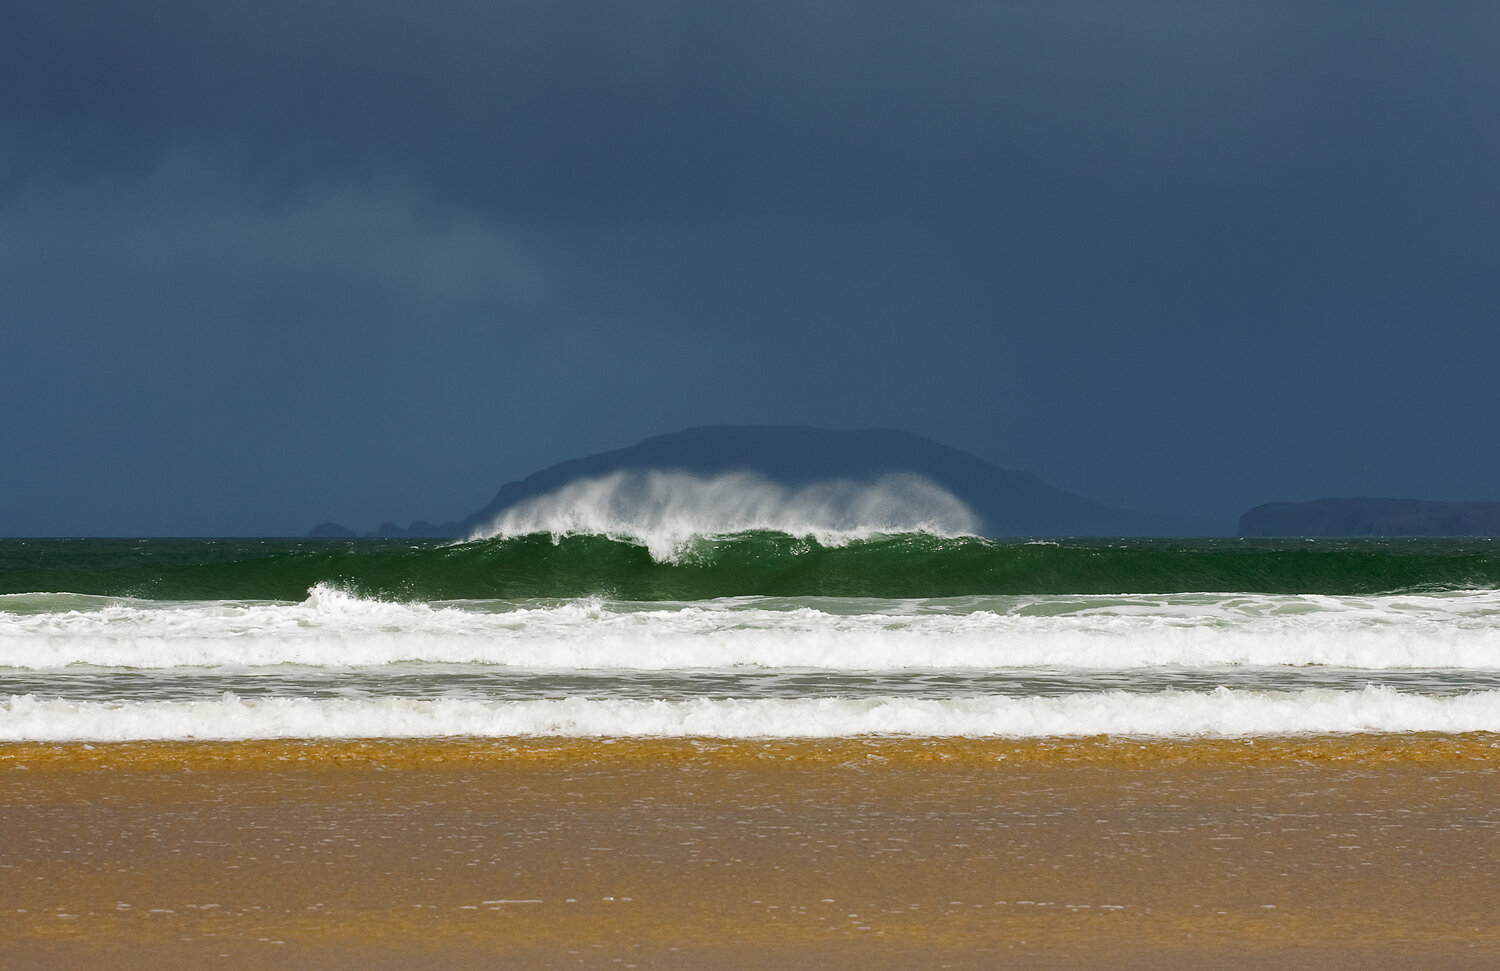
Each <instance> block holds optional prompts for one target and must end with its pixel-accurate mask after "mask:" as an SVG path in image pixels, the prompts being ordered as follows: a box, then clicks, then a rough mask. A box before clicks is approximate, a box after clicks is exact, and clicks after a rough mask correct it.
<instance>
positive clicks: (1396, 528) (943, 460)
mask: <svg viewBox="0 0 1500 971" xmlns="http://www.w3.org/2000/svg"><path fill="white" fill-rule="evenodd" d="M648 471H658V472H663V471H674V472H684V473H688V474H690V475H698V476H717V475H724V474H730V473H748V474H751V475H754V476H757V477H759V478H762V479H764V480H765V481H767V482H771V483H775V484H778V485H781V486H789V487H797V486H806V485H808V484H810V483H815V482H826V481H835V480H843V481H855V482H871V481H874V480H875V479H877V478H879V477H881V476H886V475H892V474H905V475H911V476H918V477H920V478H921V479H923V480H925V481H927V482H930V483H931V484H933V485H934V486H936V487H938V488H939V489H941V490H944V491H946V492H947V493H950V494H951V495H952V496H953V497H955V498H956V499H957V500H959V501H960V502H962V503H963V504H964V505H965V506H966V507H967V508H968V509H969V510H971V511H972V512H973V514H974V516H975V518H976V519H977V520H978V523H979V527H980V531H981V532H982V533H983V534H984V535H987V536H1013V537H1041V536H1051V537H1077V536H1119V537H1184V538H1186V537H1230V536H1240V537H1246V538H1251V537H1268V538H1269V537H1335V536H1348V537H1357V536H1500V502H1438V501H1432V500H1423V499H1386V498H1372V497H1355V498H1323V499H1315V500H1311V501H1305V502H1270V503H1264V504H1262V505H1259V506H1256V507H1254V508H1252V509H1250V510H1248V511H1247V512H1245V513H1244V514H1243V515H1242V516H1240V518H1239V521H1238V523H1237V524H1235V523H1231V522H1227V521H1219V520H1214V519H1207V518H1202V517H1191V516H1179V515H1172V514H1167V513H1157V512H1143V511H1139V510H1131V509H1121V508H1117V507H1114V506H1110V505H1106V504H1104V503H1100V502H1096V501H1094V500H1092V499H1088V498H1085V497H1083V496H1079V495H1076V494H1074V493H1070V492H1067V491H1065V490H1063V489H1059V488H1057V487H1055V486H1052V485H1050V484H1049V483H1047V482H1045V481H1043V480H1042V479H1041V478H1039V477H1037V476H1035V475H1033V474H1031V473H1029V472H1021V471H1016V470H1012V469H1003V468H1000V467H999V466H996V465H994V464H993V463H991V462H988V461H985V460H984V459H981V458H979V457H978V456H975V455H972V454H970V453H968V452H964V451H961V450H959V449H956V448H951V447H949V446H946V445H943V444H941V443H939V442H935V441H933V440H931V439H928V438H924V437H922V436H920V435H915V434H912V433H910V432H902V431H896V430H893V429H868V430H863V431H829V430H825V429H819V428H809V427H803V426H793V425H707V426H700V427H695V428H687V429H683V430H681V431H677V432H671V433H668V434H664V435H656V436H653V437H650V438H647V439H644V440H642V441H640V442H638V443H636V444H635V445H631V446H629V447H626V448H621V449H614V450H611V451H606V452H599V453H595V454H593V455H587V456H584V457H582V458H577V459H571V460H569V461H566V462H560V463H558V464H557V465H553V466H549V467H548V468H545V469H542V470H540V471H538V472H536V473H534V474H532V475H529V476H527V477H526V478H524V479H519V480H516V481H513V482H508V483H506V484H505V485H503V486H501V487H500V490H499V491H498V492H497V493H496V495H495V497H494V498H493V499H492V500H490V502H489V503H487V504H486V505H485V506H484V507H483V508H481V509H478V510H476V511H475V512H473V513H471V514H470V515H468V516H466V517H464V518H463V519H460V520H455V521H452V522H446V523H431V522H427V521H425V520H417V521H415V522H413V523H410V524H409V525H406V526H401V525H399V524H397V523H394V522H384V523H381V524H380V525H379V526H378V527H376V528H375V529H373V530H369V531H366V532H364V533H359V532H357V531H355V530H353V529H350V528H349V527H347V526H345V525H343V524H341V523H335V522H325V523H319V524H318V525H317V526H315V527H313V529H312V530H311V531H310V532H309V533H308V534H307V535H308V536H309V537H312V538H356V537H360V536H364V537H369V538H433V539H447V538H451V539H463V538H467V537H469V536H472V535H474V534H475V533H476V532H479V531H482V530H483V529H484V527H485V526H486V525H488V524H489V523H491V522H494V521H495V520H496V519H497V518H498V517H500V516H501V515H503V514H504V513H505V512H506V511H507V510H510V509H513V508H515V507H517V506H518V505H519V504H522V503H525V502H527V501H532V500H536V499H537V498H539V497H542V496H546V495H548V494H550V493H554V492H556V491H557V490H559V489H562V488H564V487H566V486H569V485H570V484H573V483H577V482H580V481H583V480H588V479H599V478H603V477H606V476H610V475H614V474H619V473H630V472H648Z"/></svg>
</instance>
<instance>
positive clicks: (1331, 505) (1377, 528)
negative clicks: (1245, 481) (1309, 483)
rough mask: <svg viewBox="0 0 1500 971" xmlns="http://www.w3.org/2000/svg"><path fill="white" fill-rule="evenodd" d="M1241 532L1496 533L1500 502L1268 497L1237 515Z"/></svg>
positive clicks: (1427, 534)
mask: <svg viewBox="0 0 1500 971" xmlns="http://www.w3.org/2000/svg"><path fill="white" fill-rule="evenodd" d="M1239 534H1240V535H1241V536H1500V502H1433V501H1429V500H1425V499H1374V498H1368V497H1359V498H1354V499H1314V500H1312V501H1311V502H1270V503H1266V504H1265V505H1263V506H1256V507H1255V508H1254V509H1251V510H1250V511H1248V512H1246V513H1245V514H1244V515H1243V516H1241V517H1240V529H1239Z"/></svg>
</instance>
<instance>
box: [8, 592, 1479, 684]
mask: <svg viewBox="0 0 1500 971" xmlns="http://www.w3.org/2000/svg"><path fill="white" fill-rule="evenodd" d="M797 603H798V602H795V601H793V602H787V601H762V600H755V599H746V600H735V601H708V602H701V603H695V604H663V605H655V606H649V607H648V606H643V605H639V604H635V605H629V604H613V603H609V602H607V601H602V600H597V599H595V600H580V601H574V602H569V603H564V604H555V603H549V604H542V603H535V604H530V605H506V604H497V603H483V602H481V603H476V604H469V605H459V604H450V605H429V604H421V603H417V604H407V603H387V602H383V601H374V600H363V599H360V598H357V597H352V596H349V595H347V594H344V593H341V592H339V591H337V590H334V589H331V588H328V587H324V586H319V587H315V588H314V589H313V590H312V591H311V592H310V594H309V596H308V599H307V600H306V601H305V602H303V603H297V604H287V603H233V602H208V603H193V604H165V605H164V604H151V603H148V602H144V601H119V602H110V603H107V604H106V605H104V606H98V607H94V608H91V609H80V610H62V611H49V612H41V613H22V612H5V611H0V667H9V668H16V669H24V670H55V669H59V668H64V667H67V666H69V665H78V664H83V665H92V666H97V667H106V668H138V669H164V668H183V667H220V666H260V665H277V664H297V665H308V666H318V667H346V666H358V667H370V666H379V665H385V664H393V663H398V662H407V661H415V662H430V663H440V664H476V665H494V666H501V667H509V668H523V669H527V670H578V669H612V670H645V671H650V670H676V669H683V668H733V667H747V666H748V667H759V668H769V669H776V668H812V669H824V670H849V671H890V670H905V669H937V668H942V669H964V668H969V669H976V668H977V669H986V668H997V667H1005V668H1025V667H1047V668H1092V669H1102V668H1117V669H1123V668H1141V667H1152V666H1159V665H1179V666H1193V667H1212V666H1219V665H1247V666H1274V665H1326V666H1333V667H1342V668H1361V669H1366V670H1383V669H1420V668H1427V669H1431V668H1451V669H1491V670H1493V669H1500V592H1497V591H1476V592H1465V593H1448V594H1428V595H1408V596H1400V597H1397V596H1381V597H1340V598H1334V597H1314V596H1305V595H1302V596H1292V595H1286V596H1277V595H1250V594H1224V595H1217V596H1215V595H1205V594H1193V595H1174V596H1163V597H1155V598H1152V597H1138V596H1131V597H1127V596H1118V597H1053V598H992V599H990V600H986V601H983V606H982V607H976V608H974V609H967V610H966V609H962V608H955V607H953V606H952V605H950V604H947V603H945V602H921V601H859V602H858V603H859V604H860V609H861V610H863V612H860V613H842V612H839V610H840V609H841V608H840V605H839V603H838V602H835V601H822V602H815V603H818V604H819V606H812V605H810V604H809V605H801V606H798V605H797ZM845 609H847V608H845Z"/></svg>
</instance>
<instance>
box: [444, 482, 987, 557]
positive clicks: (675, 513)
mask: <svg viewBox="0 0 1500 971" xmlns="http://www.w3.org/2000/svg"><path fill="white" fill-rule="evenodd" d="M978 530H979V520H978V518H977V517H975V515H974V514H973V513H972V512H970V511H969V508H968V507H967V506H965V505H964V504H963V502H961V501H960V500H959V499H957V498H956V497H955V496H954V495H953V494H952V493H950V492H948V491H947V490H945V489H942V488H940V487H939V486H936V485H934V484H932V483H931V482H929V481H928V480H926V479H924V478H922V477H921V476H917V475H911V474H901V475H887V476H884V477H881V478H879V479H877V480H876V481H874V482H870V483H858V482H851V481H846V480H835V481H829V482H817V483H813V484H811V485H806V486H801V487H788V486H783V485H778V484H776V483H774V482H770V481H768V480H766V479H764V478H761V477H759V476H756V475H752V474H750V473H747V472H731V473H725V474H723V475H717V476H710V477H701V476H695V475H690V474H688V473H686V472H664V471H653V470H646V471H621V472H616V473H613V474H611V475H608V476H604V477H602V478H597V479H580V480H578V481H576V482H572V483H569V484H568V485H566V486H564V487H563V488H561V489H558V490H556V491H555V492H551V493H548V494H547V495H544V496H538V497H536V498H534V499H528V500H526V501H524V502H522V503H519V504H517V505H515V506H513V507H511V508H510V509H508V510H506V511H505V512H504V513H503V514H502V515H501V516H500V517H499V518H498V519H496V520H495V521H494V522H493V523H491V524H490V525H489V526H487V527H485V528H484V529H481V530H478V531H477V532H476V533H475V534H474V535H473V536H471V537H469V539H470V540H471V541H472V540H475V539H488V538H491V537H500V538H504V539H514V538H517V537H522V536H531V535H535V534H538V533H545V534H548V535H550V536H552V537H553V539H554V540H555V539H559V538H561V537H563V536H574V535H584V536H605V537H609V538H611V539H624V540H629V541H631V542H634V543H637V544H639V545H641V546H644V547H645V548H646V549H647V550H649V551H650V553H651V556H652V558H653V559H655V560H657V561H658V562H662V561H675V560H677V559H679V558H680V557H681V556H682V555H683V554H685V553H691V552H692V550H693V547H694V546H695V541H696V540H698V539H700V538H704V537H724V536H731V535H735V534H742V533H753V532H760V533H781V534H784V535H786V536H792V537H809V538H812V539H814V540H815V541H816V542H817V543H818V544H819V545H820V546H841V545H844V544H846V543H848V542H850V541H852V540H863V539H869V538H870V537H872V536H877V535H882V534H897V533H922V534H927V535H934V536H972V535H973V534H974V533H976V532H978Z"/></svg>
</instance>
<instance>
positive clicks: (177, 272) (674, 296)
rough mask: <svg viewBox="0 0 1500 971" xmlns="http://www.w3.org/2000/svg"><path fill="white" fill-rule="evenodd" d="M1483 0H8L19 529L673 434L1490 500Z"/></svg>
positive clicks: (1499, 188)
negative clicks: (792, 430) (787, 436)
mask: <svg viewBox="0 0 1500 971" xmlns="http://www.w3.org/2000/svg"><path fill="white" fill-rule="evenodd" d="M1497 51H1500V4H1495V3H1493V2H1478V3H1457V2H1444V0H1435V2H1433V0H1428V2H1420V3H1418V2H1410V3H1384V2H1379V0H1361V2H1347V3H1317V2H1309V0H1296V2H1287V3H1270V2H1267V3H1220V2H1213V0H1194V2H1182V3H1175V2H1159V3H1146V2H1135V0H1113V2H1100V3H1071V2H1046V0H1020V2H920V3H919V2H882V0H860V2H845V3H837V2H835V3H820V2H810V0H798V2H791V3H781V2H776V0H769V2H768V0H756V2H754V3H728V2H726V3H712V2H698V3H668V2H660V3H638V2H622V0H610V2H598V3H576V2H566V0H563V2H559V0H545V2H527V3H514V2H504V0H499V2H497V0H483V2H480V0H473V2H467V0H437V2H424V3H420V4H419V3H392V2H371V0H359V2H354V0H336V2H315V0H314V2H307V0H297V2H289V0H269V2H258V3H253V4H251V3H247V4H236V5H228V4H214V3H201V2H198V0H181V2H168V0H139V2H134V3H130V4H120V3H113V2H111V3H90V2H66V0H64V2H57V0H49V2H34V0H11V2H9V3H7V4H6V6H5V13H4V14H3V16H0V315H3V317H0V355H3V361H4V372H3V374H4V379H3V382H0V408H3V409H4V418H3V424H0V427H3V429H4V430H3V432H0V435H3V450H0V451H3V455H4V459H3V466H4V468H3V470H0V534H11V535H39V534H45V535H120V534H162V533H165V534H254V533H272V534H286V533H301V532H303V531H305V530H306V529H307V528H309V527H310V526H311V525H312V524H314V523H316V522H318V521H320V520H324V519H336V520H340V521H343V522H346V523H348V524H350V525H353V526H355V527H358V528H369V527H371V526H373V525H374V524H375V523H377V522H379V521H380V520H383V519H394V520H397V521H401V522H405V521H408V520H410V519H414V518H418V517H421V518H427V519H431V520H436V521H441V520H445V519H452V518H458V517H460V516H463V515H465V514H467V513H469V512H471V511H472V510H474V509H476V508H477V507H479V506H480V505H482V504H483V503H484V502H485V501H487V500H488V499H489V498H490V496H491V495H492V494H493V493H494V491H495V489H496V488H497V487H498V486H499V485H500V484H501V483H502V482H503V481H506V480H508V479H512V478H518V477H521V476H523V475H526V474H528V473H530V472H532V471H534V470H536V469H538V468H540V467H542V466H544V465H548V464H551V463H553V462H556V461H560V460H563V459H566V458H570V457H573V456H576V455H580V454H584V453H587V452H592V451H596V450H600V449H605V448H613V447H619V446H623V445H627V444H630V443H632V442H634V441H636V440H638V439H640V438H643V437H645V436H647V435H651V434H657V433H660V432H664V431H670V430H674V429H676V428H680V427H683V426H687V425H695V424H706V423H719V422H776V423H797V424H811V425H818V426H823V427H832V428H862V427H871V426H891V427H896V428H902V429H906V430H910V431H914V432H918V433H921V434H925V435H929V436H931V437H933V438H936V439H938V440H940V441H943V442H946V443H948V444H951V445H955V446H958V447H960V448H964V449H967V450H969V451H972V452H975V453H977V454H979V455H981V456H983V457H985V458H987V459H990V460H991V461H994V462H996V463H997V464H999V465H1002V466H1006V467H1010V468H1019V469H1026V470H1029V471H1033V472H1036V473H1038V474H1039V475H1041V476H1043V477H1044V478H1046V479H1048V480H1049V481H1051V482H1053V483H1054V484H1056V485H1059V486H1062V487H1064V488H1068V489H1072V490H1074V491H1077V492H1081V493H1083V494H1085V495H1088V496H1090V497H1093V498H1096V499H1099V500H1101V501H1105V502H1111V503H1115V504H1119V505H1125V506H1133V507H1138V508H1145V509H1152V510H1161V511H1179V512H1186V513H1194V514H1201V515H1209V516H1216V517H1220V518H1224V519H1229V518H1233V517H1234V516H1237V515H1238V514H1239V513H1240V512H1241V511H1242V510H1243V509H1244V508H1246V507H1248V506H1250V505H1253V504H1255V503H1259V502H1264V501H1269V500H1274V499H1302V498H1313V497H1317V496H1323V495H1350V494H1373V495H1391V496H1413V497H1422V498H1432V499H1481V498H1490V499H1500V447H1497V445H1496V431H1495V425H1496V418H1497V414H1500V391H1497V390H1496V388H1497V383H1500V382H1497V381H1496V372H1497V357H1500V355H1497V351H1500V337H1497V324H1500V56H1497V55H1496V52H1497Z"/></svg>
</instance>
